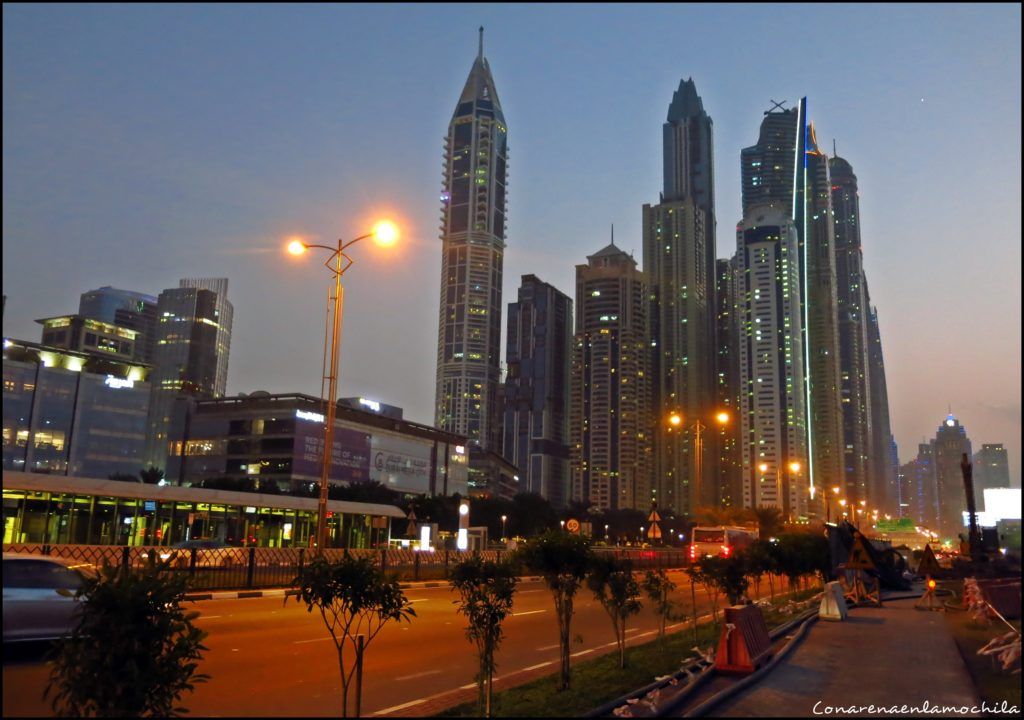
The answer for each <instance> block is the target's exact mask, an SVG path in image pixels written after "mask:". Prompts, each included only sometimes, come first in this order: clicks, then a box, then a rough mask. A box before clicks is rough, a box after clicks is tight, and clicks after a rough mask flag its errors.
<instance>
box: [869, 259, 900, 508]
mask: <svg viewBox="0 0 1024 720" xmlns="http://www.w3.org/2000/svg"><path fill="white" fill-rule="evenodd" d="M864 294H865V298H866V302H867V303H868V315H867V333H868V393H869V394H870V402H869V405H870V409H871V443H870V447H871V461H870V465H869V473H870V482H869V483H868V494H869V500H870V502H871V503H872V504H873V505H876V506H879V507H883V508H888V507H892V505H893V498H894V497H895V492H894V491H893V486H894V484H895V483H896V475H897V471H898V469H899V460H898V459H897V458H896V448H895V445H896V443H895V440H893V436H892V429H891V426H890V423H889V391H888V389H887V387H886V383H885V361H884V358H883V356H882V336H881V332H880V330H879V328H878V309H877V308H875V307H874V306H873V305H871V293H870V292H869V290H868V284H867V279H865V280H864Z"/></svg>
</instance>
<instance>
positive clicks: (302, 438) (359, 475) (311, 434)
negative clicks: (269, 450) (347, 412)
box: [292, 418, 370, 482]
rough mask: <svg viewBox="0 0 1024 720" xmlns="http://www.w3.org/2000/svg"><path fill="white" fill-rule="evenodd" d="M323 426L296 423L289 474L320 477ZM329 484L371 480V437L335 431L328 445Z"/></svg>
mask: <svg viewBox="0 0 1024 720" xmlns="http://www.w3.org/2000/svg"><path fill="white" fill-rule="evenodd" d="M323 432H324V426H323V425H322V424H321V423H317V422H307V421H303V420H302V419H298V418H297V419H296V422H295V447H294V459H293V461H292V472H293V473H294V474H296V475H309V476H312V477H318V476H319V475H320V457H321V453H322V449H323V446H324V436H323ZM331 444H332V445H333V446H334V447H333V448H332V452H331V475H330V477H331V480H337V481H343V482H359V481H365V480H369V479H370V435H369V434H368V433H363V432H358V431H356V430H349V429H348V428H343V427H337V426H336V427H335V428H334V438H333V441H332V443H331Z"/></svg>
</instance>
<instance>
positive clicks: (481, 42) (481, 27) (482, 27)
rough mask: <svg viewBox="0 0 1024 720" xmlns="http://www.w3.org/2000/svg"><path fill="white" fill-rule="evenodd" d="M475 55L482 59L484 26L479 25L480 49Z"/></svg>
mask: <svg viewBox="0 0 1024 720" xmlns="http://www.w3.org/2000/svg"><path fill="white" fill-rule="evenodd" d="M477 57H478V58H480V59H481V60H483V59H484V26H483V25H481V26H480V50H479V51H478V52H477Z"/></svg>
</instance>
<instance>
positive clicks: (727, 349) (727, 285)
mask: <svg viewBox="0 0 1024 720" xmlns="http://www.w3.org/2000/svg"><path fill="white" fill-rule="evenodd" d="M739 282H740V274H739V256H738V255H737V254H733V256H732V257H731V258H729V259H728V260H716V262H715V296H716V298H715V314H716V318H717V325H718V327H717V328H716V334H715V339H716V342H717V343H718V353H717V359H716V361H715V366H716V371H717V373H716V374H717V379H718V383H717V395H716V397H717V402H718V406H719V407H720V408H722V410H724V411H725V412H727V413H728V414H729V417H730V421H729V422H728V423H726V424H724V425H719V426H718V427H717V428H716V432H717V434H718V436H717V439H716V443H715V445H716V446H717V457H716V465H717V467H718V475H717V480H716V482H715V485H716V486H717V489H718V497H717V498H716V503H715V504H721V505H725V506H729V507H743V467H742V463H741V458H740V452H739V437H740V427H741V423H742V421H741V418H740V411H739V400H740V394H739V384H740V365H739V328H738V326H737V318H736V308H737V304H736V303H737V293H736V288H737V286H738V285H739Z"/></svg>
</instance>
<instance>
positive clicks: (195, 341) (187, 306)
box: [146, 287, 230, 468]
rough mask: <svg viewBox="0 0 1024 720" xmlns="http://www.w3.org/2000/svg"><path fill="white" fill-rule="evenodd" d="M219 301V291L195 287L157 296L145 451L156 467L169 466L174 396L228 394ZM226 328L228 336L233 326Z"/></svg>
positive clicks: (169, 291) (215, 395)
mask: <svg viewBox="0 0 1024 720" xmlns="http://www.w3.org/2000/svg"><path fill="white" fill-rule="evenodd" d="M219 304H220V297H219V295H218V293H217V292H214V291H212V290H206V289H202V288H196V287H179V288H171V289H169V290H164V291H163V292H162V293H160V297H159V298H158V301H157V315H158V322H157V332H156V347H155V349H154V352H153V370H152V372H151V373H150V377H149V381H150V386H151V388H152V389H151V398H150V403H149V420H148V433H147V435H148V438H147V441H148V450H147V453H146V454H147V457H148V462H149V463H150V464H152V465H155V466H157V467H160V468H163V467H165V466H166V460H167V453H168V450H169V446H170V441H171V440H174V439H175V438H169V437H168V432H169V428H170V425H171V419H172V418H171V416H172V413H173V412H174V409H175V407H176V404H175V399H176V398H178V397H180V396H182V395H190V396H195V397H202V398H216V397H221V396H223V394H224V392H223V387H224V385H223V384H221V378H220V377H219V372H220V370H221V368H224V369H225V370H226V368H227V360H226V359H223V360H222V359H221V358H220V356H219V353H218V350H219V349H220V347H222V346H221V345H220V343H219V341H220V339H221V327H220V313H219V311H218V306H219ZM227 332H228V334H229V336H230V327H228V328H227ZM225 383H226V379H225ZM183 406H184V405H183V404H181V403H179V404H178V407H183Z"/></svg>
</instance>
